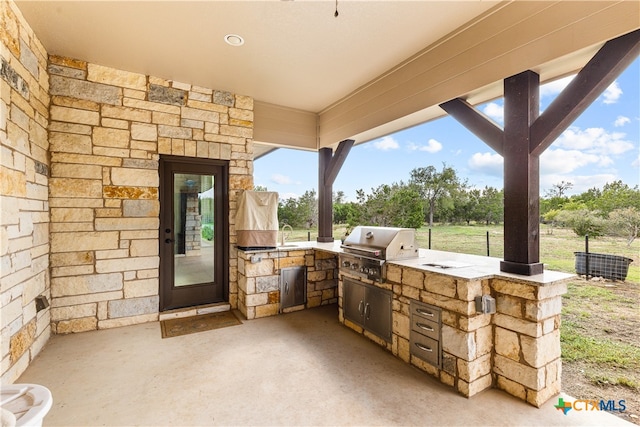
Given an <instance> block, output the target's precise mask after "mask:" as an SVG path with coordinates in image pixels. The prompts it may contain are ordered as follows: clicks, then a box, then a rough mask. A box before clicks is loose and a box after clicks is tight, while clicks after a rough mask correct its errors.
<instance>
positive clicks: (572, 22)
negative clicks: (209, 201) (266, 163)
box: [0, 0, 640, 156]
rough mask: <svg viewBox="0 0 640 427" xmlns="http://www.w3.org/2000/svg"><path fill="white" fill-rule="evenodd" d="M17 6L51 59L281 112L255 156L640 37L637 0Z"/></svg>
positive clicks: (395, 126) (562, 66) (473, 92)
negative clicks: (245, 99)
mask: <svg viewBox="0 0 640 427" xmlns="http://www.w3.org/2000/svg"><path fill="white" fill-rule="evenodd" d="M0 1H2V0H0ZM15 1H16V4H17V5H18V7H19V8H20V10H21V11H22V13H23V14H24V17H25V19H26V20H27V22H28V23H29V25H30V26H31V28H33V30H34V32H35V33H36V35H37V36H38V38H39V39H40V41H41V42H42V43H43V45H44V46H45V48H46V50H47V52H48V53H49V54H54V55H60V56H66V57H70V58H74V59H80V60H84V61H88V62H91V63H95V64H100V65H104V66H109V67H113V68H116V69H121V70H126V71H131V72H137V73H142V74H146V75H151V76H155V77H160V78H164V79H167V80H173V81H178V82H183V83H189V84H193V85H197V86H202V87H206V88H212V89H217V90H226V91H229V92H233V93H236V94H241V95H247V96H250V97H252V98H253V99H254V100H256V101H257V104H256V109H257V106H258V104H259V105H260V108H262V109H263V112H264V108H265V106H276V107H277V108H275V109H271V110H269V108H268V107H267V110H269V111H268V114H265V115H263V116H261V117H260V121H259V120H258V118H259V117H258V116H259V114H258V113H256V117H255V124H256V126H255V129H254V137H255V141H254V142H255V144H254V155H256V156H259V155H261V154H264V153H266V152H268V151H269V150H272V149H273V148H274V147H276V146H287V147H295V148H302V149H310V150H315V149H318V148H321V147H326V146H331V145H332V144H337V143H338V142H339V141H341V140H343V139H346V138H352V139H355V140H356V143H362V142H365V141H368V140H371V139H374V138H377V137H380V136H383V135H386V134H389V133H392V132H395V131H397V130H400V129H403V128H406V127H410V126H413V125H416V124H419V123H423V122H425V121H428V120H432V119H434V118H437V117H439V116H441V115H443V114H444V112H443V111H442V110H441V109H440V108H439V107H438V104H439V103H441V102H444V101H447V100H449V99H452V98H454V97H464V98H466V99H467V100H469V102H471V103H472V104H474V103H479V102H484V101H487V100H490V99H493V98H496V97H499V96H501V92H502V81H503V79H504V78H507V77H508V76H510V75H513V74H516V73H519V72H522V71H524V70H525V69H531V70H534V71H536V72H537V73H539V74H540V76H541V78H542V80H543V81H549V80H552V79H554V78H557V77H561V76H564V75H566V74H567V73H570V72H575V71H577V70H579V69H580V68H581V67H582V66H583V65H584V64H585V63H586V62H587V61H588V60H589V59H590V58H591V57H592V55H593V54H594V53H595V52H596V51H597V49H598V48H599V47H600V46H602V44H603V43H604V42H606V41H607V40H610V39H612V38H614V37H617V36H619V35H622V34H625V33H626V32H629V31H631V30H635V29H637V28H639V27H640V21H638V18H637V17H638V13H639V9H640V7H639V5H640V2H638V1H637V0H630V1H609V0H605V1H583V2H579V1H559V0H553V1H551V0H549V1H536V2H532V1H510V0H507V1H484V0H466V1H464V0H460V1H459V0H444V1H418V0H404V1H370V0H367V1H365V0H338V2H337V8H338V12H339V15H338V16H337V17H335V16H334V12H335V10H336V2H335V0H316V1H311V0H290V1H277V0H260V1H223V0H218V1H214V0H201V1H178V0H174V1H126V0H111V1H91V0H86V1H66V0H65V1H34V0H15ZM230 33H233V34H239V35H240V36H242V37H243V38H244V39H245V43H244V45H243V46H240V47H233V46H229V45H228V44H226V43H225V42H224V36H225V35H226V34H230ZM281 107H282V108H281ZM279 108H280V110H278V109H279ZM274 111H279V113H277V114H281V113H282V112H285V113H282V114H284V115H283V116H278V115H277V114H276V116H269V117H266V116H267V115H271V114H273V113H274ZM290 112H295V113H290ZM258 124H260V126H258ZM283 131H284V132H283ZM287 132H288V133H287ZM258 133H259V134H260V135H259V136H258ZM301 141H302V142H301Z"/></svg>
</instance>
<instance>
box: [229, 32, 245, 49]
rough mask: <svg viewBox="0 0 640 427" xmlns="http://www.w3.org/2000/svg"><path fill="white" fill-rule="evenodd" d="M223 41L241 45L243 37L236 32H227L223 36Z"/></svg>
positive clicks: (232, 44)
mask: <svg viewBox="0 0 640 427" xmlns="http://www.w3.org/2000/svg"><path fill="white" fill-rule="evenodd" d="M224 41H225V42H226V43H227V44H229V45H231V46H242V45H243V44H244V39H243V38H242V37H240V36H239V35H237V34H227V35H226V36H224Z"/></svg>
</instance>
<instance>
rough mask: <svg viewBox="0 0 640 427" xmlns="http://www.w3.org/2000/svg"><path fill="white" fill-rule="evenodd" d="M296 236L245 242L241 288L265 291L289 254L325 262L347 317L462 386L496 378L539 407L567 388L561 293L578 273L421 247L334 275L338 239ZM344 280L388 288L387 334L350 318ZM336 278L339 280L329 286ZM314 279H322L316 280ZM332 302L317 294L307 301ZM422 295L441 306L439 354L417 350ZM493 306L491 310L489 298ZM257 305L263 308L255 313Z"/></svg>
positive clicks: (472, 388) (477, 388)
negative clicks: (379, 267)
mask: <svg viewBox="0 0 640 427" xmlns="http://www.w3.org/2000/svg"><path fill="white" fill-rule="evenodd" d="M295 245H296V246H297V247H296V248H291V247H289V248H282V249H280V250H279V251H275V250H270V251H255V252H254V251H250V252H244V251H238V252H239V254H238V262H239V275H240V279H241V280H240V281H239V282H240V283H241V284H240V287H241V288H244V289H246V290H247V291H246V292H248V294H247V295H243V296H244V297H245V298H246V300H247V301H249V300H253V299H254V298H255V296H252V295H251V294H252V292H253V293H255V292H258V291H257V290H256V287H255V283H256V282H262V281H264V280H265V279H260V278H259V277H261V276H265V275H267V276H268V275H273V274H274V271H273V268H274V266H275V265H277V264H275V263H277V260H278V259H280V260H283V258H284V259H287V258H289V259H288V260H287V261H285V263H283V264H288V265H291V264H290V263H289V262H290V261H293V260H294V258H295V259H297V260H298V261H299V262H296V264H298V263H306V265H307V268H310V269H311V270H312V272H319V271H324V272H322V273H318V274H319V275H320V276H319V278H323V280H321V284H322V285H321V287H322V288H324V294H325V296H333V295H332V293H333V292H335V293H336V295H337V301H338V307H339V314H338V315H339V321H340V322H341V323H343V324H344V325H345V326H347V327H349V328H351V329H353V330H354V331H356V332H358V333H360V334H363V335H365V336H366V337H368V338H369V339H371V340H372V341H374V342H376V343H377V344H379V345H381V346H382V347H384V348H386V349H387V350H388V351H390V352H391V353H393V355H394V356H396V357H398V358H400V359H401V360H403V361H405V362H407V363H410V364H411V365H413V366H415V367H417V368H419V369H421V370H423V371H425V372H427V373H429V374H430V375H432V376H434V377H436V378H438V379H439V381H441V382H442V383H444V384H447V385H449V386H451V387H453V388H454V389H455V390H456V391H458V392H459V393H460V394H462V395H464V396H467V397H471V396H473V395H475V394H477V393H479V392H481V391H482V390H485V389H487V388H491V387H496V388H499V389H502V390H504V391H506V392H507V393H509V394H511V395H513V396H516V397H518V398H520V399H521V400H524V401H526V402H529V403H530V404H532V405H534V406H538V407H539V406H541V405H542V404H543V403H544V402H546V401H547V400H549V399H550V398H552V397H553V396H555V395H556V394H558V393H559V392H560V384H561V381H560V379H561V359H560V329H559V328H560V312H561V308H562V295H563V294H564V293H566V291H567V287H566V284H567V281H569V280H570V279H571V278H572V277H574V276H573V275H571V274H566V273H558V272H553V271H545V272H544V273H543V274H540V275H537V276H520V275H515V274H510V273H504V272H501V271H500V260H499V259H497V258H489V257H484V256H475V255H466V254H457V253H451V252H441V251H435V250H427V249H419V250H418V255H417V257H415V258H411V259H404V260H395V261H387V262H386V265H385V268H386V274H385V279H384V280H383V281H379V280H370V279H367V278H363V277H358V275H355V274H351V273H350V272H348V271H346V270H345V269H342V268H341V269H340V273H339V274H337V273H336V271H337V270H333V269H335V268H336V266H337V264H338V257H339V255H340V254H342V253H343V249H342V248H341V247H340V242H334V243H318V242H296V243H295ZM261 254H262V256H260V255H261ZM252 257H254V258H253V260H254V262H253V263H252V262H251V259H252ZM258 259H259V261H258ZM305 260H306V261H305ZM256 261H257V262H256ZM241 264H242V266H241ZM281 266H282V265H281ZM323 269H324V270H323ZM331 271H333V273H331ZM245 272H246V274H247V276H246V277H245ZM331 274H333V277H332V276H331ZM314 275H316V274H312V277H313V276H314ZM345 279H346V280H347V282H349V281H353V280H356V281H359V282H362V283H364V284H366V285H368V286H371V287H375V288H378V289H382V290H384V291H386V292H388V293H390V295H391V297H390V302H391V316H390V322H391V326H390V328H391V336H390V339H389V340H388V341H387V340H386V339H384V338H381V337H379V336H378V335H376V334H374V333H371V332H370V331H369V330H367V329H364V328H363V327H362V326H360V325H358V324H356V323H354V322H352V321H350V320H348V319H345V316H344V306H343V304H344V283H345ZM332 281H333V282H334V284H335V286H336V287H335V288H332V287H331V286H330V284H331V282H332ZM246 283H253V285H250V286H247V285H246ZM309 286H318V282H316V283H310V284H309ZM258 288H259V287H258ZM258 290H259V289H258ZM316 292H317V293H321V292H322V291H316ZM242 293H244V291H243V292H242ZM483 295H484V296H490V297H491V298H493V300H494V302H495V312H493V313H491V312H489V313H481V312H480V313H479V312H478V311H477V309H476V301H475V299H476V297H481V296H483ZM272 298H273V297H272ZM241 299H244V298H241ZM270 301H271V303H274V302H275V301H276V300H274V299H271V300H270ZM334 301H335V299H334V298H331V300H327V299H323V300H322V301H320V300H317V302H314V303H312V304H307V306H306V307H301V309H302V308H311V307H313V306H317V305H320V304H326V303H330V302H334ZM265 302H266V301H265ZM416 302H417V303H425V304H427V305H429V306H433V307H435V308H437V309H438V311H439V317H440V319H439V325H440V333H439V336H438V340H437V341H438V344H439V346H440V347H439V349H438V350H437V351H438V352H439V353H440V354H439V357H438V358H437V359H436V360H437V363H435V364H434V363H429V362H428V361H425V360H424V358H421V357H418V356H416V355H415V353H416V352H412V351H411V331H412V329H415V327H413V328H412V323H415V322H412V311H411V307H412V304H414V305H415V303H416ZM272 307H273V306H272ZM488 308H489V311H492V310H491V309H492V306H491V304H489V307H488ZM245 310H247V309H246V308H245ZM260 310H261V309H260V308H259V307H256V308H255V311H252V310H251V309H249V313H259V312H260ZM268 311H269V314H268V315H277V314H278V311H277V310H276V309H273V310H268ZM265 314H266V313H265ZM257 317H261V316H257ZM249 318H254V317H251V316H249Z"/></svg>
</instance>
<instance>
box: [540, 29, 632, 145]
mask: <svg viewBox="0 0 640 427" xmlns="http://www.w3.org/2000/svg"><path fill="white" fill-rule="evenodd" d="M638 55H640V30H636V31H633V32H631V33H628V34H626V35H624V36H621V37H618V38H616V39H613V40H611V41H608V42H607V43H605V44H604V46H602V48H601V49H600V50H599V51H598V53H597V54H596V55H595V56H594V57H593V58H591V60H590V61H589V62H588V63H587V65H585V66H584V68H583V69H582V70H581V71H580V72H579V73H578V74H577V75H576V77H575V78H574V79H573V80H572V81H571V83H569V85H568V86H567V87H566V88H565V89H564V90H563V91H562V92H561V93H560V95H558V97H557V98H556V99H555V100H554V101H553V102H552V103H551V104H550V105H549V107H547V109H546V110H545V111H544V112H543V113H542V114H541V115H540V117H538V119H537V120H536V121H535V122H534V123H533V124H532V126H531V140H530V142H529V151H530V152H531V154H534V155H540V154H542V153H543V152H544V150H546V149H547V148H549V146H550V145H551V144H552V143H553V142H554V141H555V140H556V138H558V137H559V136H560V135H561V134H562V132H564V131H565V130H566V129H567V128H568V127H569V126H570V125H571V123H573V122H574V121H575V120H576V119H577V118H578V116H580V114H582V113H583V112H584V110H586V109H587V108H588V107H589V105H591V104H592V103H593V101H595V100H596V99H597V98H598V97H599V96H600V95H601V94H602V92H604V91H605V90H606V89H607V87H609V85H611V84H612V83H613V82H614V81H615V79H616V78H618V76H620V74H622V72H623V71H624V70H625V69H626V68H627V67H628V66H629V65H630V64H631V63H632V62H633V61H634V60H635V59H636V58H637V57H638Z"/></svg>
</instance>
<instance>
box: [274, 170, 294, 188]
mask: <svg viewBox="0 0 640 427" xmlns="http://www.w3.org/2000/svg"><path fill="white" fill-rule="evenodd" d="M271 181H273V182H275V183H276V184H281V185H288V184H293V181H292V180H291V178H290V177H288V176H286V175H280V174H279V173H274V174H273V175H271Z"/></svg>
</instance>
